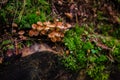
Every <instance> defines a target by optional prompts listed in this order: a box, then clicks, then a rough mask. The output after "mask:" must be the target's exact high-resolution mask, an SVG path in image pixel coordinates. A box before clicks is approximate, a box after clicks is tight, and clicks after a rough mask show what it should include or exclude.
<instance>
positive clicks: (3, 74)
mask: <svg viewBox="0 0 120 80" xmlns="http://www.w3.org/2000/svg"><path fill="white" fill-rule="evenodd" d="M58 62H59V61H58V56H57V55H55V54H53V53H52V52H47V51H44V52H36V53H34V54H32V55H29V56H27V57H24V58H22V59H20V60H19V61H18V62H15V63H12V64H11V65H8V66H4V67H3V68H1V70H0V80H74V79H73V76H72V74H71V72H69V71H66V70H65V69H63V68H62V67H61V65H60V64H59V63H58Z"/></svg>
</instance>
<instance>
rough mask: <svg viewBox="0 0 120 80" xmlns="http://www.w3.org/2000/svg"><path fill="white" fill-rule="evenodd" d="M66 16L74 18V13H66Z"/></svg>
mask: <svg viewBox="0 0 120 80" xmlns="http://www.w3.org/2000/svg"><path fill="white" fill-rule="evenodd" d="M65 15H66V17H68V18H69V19H73V15H72V13H65Z"/></svg>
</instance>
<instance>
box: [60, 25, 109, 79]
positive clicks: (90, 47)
mask: <svg viewBox="0 0 120 80" xmlns="http://www.w3.org/2000/svg"><path fill="white" fill-rule="evenodd" d="M80 31H83V32H80ZM86 32H87V31H86V30H85V29H84V28H82V27H78V26H77V27H75V28H74V29H72V30H69V31H68V32H67V33H66V35H65V37H64V44H65V45H66V47H67V48H68V49H69V50H70V52H72V53H70V55H67V56H65V57H64V59H63V60H62V63H63V64H64V66H65V67H66V68H67V69H71V70H73V71H78V70H81V69H86V72H87V73H86V74H88V75H89V76H90V77H92V78H93V79H94V80H98V79H99V78H101V79H100V80H107V78H108V77H109V74H108V73H106V62H107V61H109V60H108V58H107V56H106V54H104V51H102V49H100V48H99V47H97V46H96V45H95V44H93V43H91V42H90V41H89V39H88V40H87V38H86V40H85V39H84V41H83V39H82V38H83V37H82V36H83V35H86V36H87V35H89V33H88V32H87V33H88V34H86ZM90 66H93V67H90Z"/></svg>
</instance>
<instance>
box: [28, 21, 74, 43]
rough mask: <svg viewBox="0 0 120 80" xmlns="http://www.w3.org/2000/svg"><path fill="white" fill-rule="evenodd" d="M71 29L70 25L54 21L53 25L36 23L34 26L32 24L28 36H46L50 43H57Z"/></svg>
mask: <svg viewBox="0 0 120 80" xmlns="http://www.w3.org/2000/svg"><path fill="white" fill-rule="evenodd" d="M71 27H72V25H71V24H69V23H63V22H60V21H55V22H53V23H51V22H49V21H47V22H40V21H38V22H37V23H36V24H32V29H31V30H29V36H30V37H33V36H38V35H47V36H48V38H50V39H51V41H52V42H57V41H61V40H62V38H63V37H64V33H65V31H67V30H68V29H69V28H71Z"/></svg>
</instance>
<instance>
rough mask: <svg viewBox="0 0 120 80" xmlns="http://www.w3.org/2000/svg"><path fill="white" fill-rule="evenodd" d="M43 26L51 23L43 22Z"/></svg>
mask: <svg viewBox="0 0 120 80" xmlns="http://www.w3.org/2000/svg"><path fill="white" fill-rule="evenodd" d="M43 24H44V25H45V26H47V25H49V24H51V23H50V22H49V21H47V22H44V23H43Z"/></svg>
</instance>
